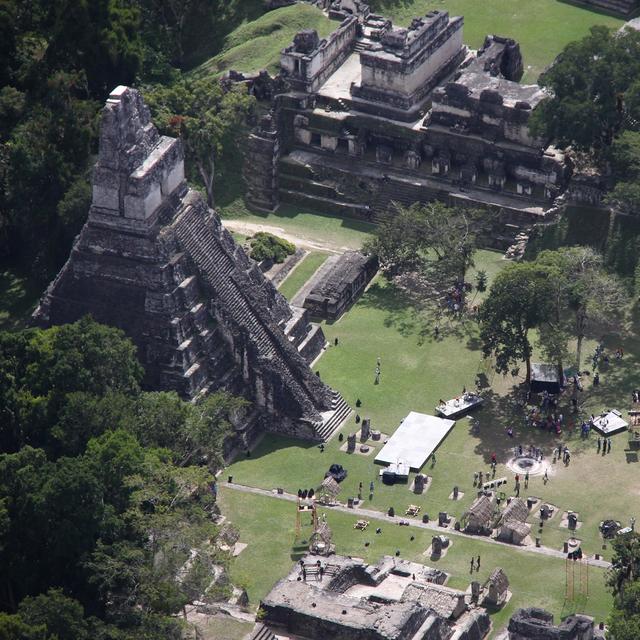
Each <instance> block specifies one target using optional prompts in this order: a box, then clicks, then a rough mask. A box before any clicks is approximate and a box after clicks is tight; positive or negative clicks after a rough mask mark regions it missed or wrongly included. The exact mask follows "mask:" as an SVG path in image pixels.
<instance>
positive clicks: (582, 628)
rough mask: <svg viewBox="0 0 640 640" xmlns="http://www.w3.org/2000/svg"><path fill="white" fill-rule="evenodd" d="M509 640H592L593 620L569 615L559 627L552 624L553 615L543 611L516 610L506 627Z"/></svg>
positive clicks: (532, 609)
mask: <svg viewBox="0 0 640 640" xmlns="http://www.w3.org/2000/svg"><path fill="white" fill-rule="evenodd" d="M508 632H509V635H508V638H509V640H592V639H593V638H594V625H593V619H591V618H589V617H587V616H582V615H570V616H568V617H567V618H565V619H564V620H563V621H562V622H561V623H560V624H559V625H554V624H553V615H552V614H550V613H548V612H547V611H544V610H543V609H536V608H530V609H518V610H517V611H516V612H515V613H514V614H513V616H511V620H509V627H508Z"/></svg>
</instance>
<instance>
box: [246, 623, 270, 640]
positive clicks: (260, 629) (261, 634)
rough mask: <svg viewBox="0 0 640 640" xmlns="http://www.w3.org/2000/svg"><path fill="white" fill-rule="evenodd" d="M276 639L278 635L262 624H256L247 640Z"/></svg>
mask: <svg viewBox="0 0 640 640" xmlns="http://www.w3.org/2000/svg"><path fill="white" fill-rule="evenodd" d="M276 638H277V636H276V634H275V633H273V631H271V629H269V627H267V626H266V625H265V624H262V622H256V626H255V627H254V628H253V631H252V632H251V635H250V636H249V637H248V638H247V640H276Z"/></svg>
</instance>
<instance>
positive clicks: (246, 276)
mask: <svg viewBox="0 0 640 640" xmlns="http://www.w3.org/2000/svg"><path fill="white" fill-rule="evenodd" d="M85 314H91V315H92V316H93V317H94V318H95V319H96V320H97V321H99V322H102V323H105V324H109V325H113V326H116V327H120V328H121V329H123V330H124V332H125V333H126V334H127V335H128V336H129V337H130V338H131V339H132V340H133V342H134V343H135V345H136V347H137V349H138V356H139V358H140V361H141V362H142V364H143V365H144V368H145V378H144V384H145V386H146V387H147V388H150V389H156V390H175V391H177V392H178V393H179V394H180V395H182V396H183V397H186V398H196V397H198V396H199V395H201V394H205V393H207V392H210V391H214V390H216V389H227V390H229V391H231V392H233V393H236V394H239V395H244V396H245V397H247V398H248V399H250V400H251V401H252V407H251V409H250V410H249V415H246V416H244V417H243V418H242V420H238V422H239V423H240V422H242V426H237V427H236V428H237V437H236V439H235V440H236V441H235V443H233V442H231V443H230V444H229V446H232V445H233V444H243V445H246V444H248V443H249V442H250V441H251V440H252V437H253V435H254V431H256V430H257V429H260V428H266V429H273V430H277V431H280V432H284V433H289V434H292V435H296V436H299V437H304V438H308V439H315V440H322V439H325V438H326V437H328V436H329V435H330V434H331V433H332V431H333V430H334V429H335V428H336V427H337V426H338V425H339V424H340V423H341V422H342V421H343V419H344V418H345V417H346V414H348V412H349V407H348V406H347V405H346V403H345V402H344V401H343V400H342V398H341V397H340V396H339V395H338V394H337V393H335V392H334V391H332V390H331V389H330V388H329V387H327V386H326V385H325V384H323V383H322V382H321V381H320V380H319V378H318V377H317V376H315V375H313V373H312V372H311V370H310V368H309V365H308V363H309V362H311V361H312V360H313V359H314V358H315V357H316V355H318V353H319V352H320V351H321V349H322V348H323V346H324V344H325V338H324V335H323V333H322V330H321V329H320V328H319V327H318V326H312V325H310V324H309V322H308V319H307V312H306V311H305V310H304V309H301V308H291V307H290V306H289V305H288V303H287V302H286V300H285V299H284V298H283V297H282V296H281V295H280V294H279V293H278V292H277V291H276V289H275V288H274V287H273V285H272V284H271V283H270V282H269V281H268V280H267V279H266V278H265V277H264V276H263V275H262V273H261V272H260V270H259V268H258V267H257V265H256V264H255V263H254V262H253V261H251V260H250V259H249V258H248V257H247V256H246V255H245V253H244V252H243V251H242V249H241V248H240V247H239V246H238V245H237V244H236V243H235V242H234V240H233V238H232V237H231V235H230V234H229V233H228V232H227V231H226V230H225V229H224V228H223V227H222V225H221V222H220V219H219V217H218V216H217V214H216V213H215V212H214V211H212V210H210V209H209V208H208V207H207V205H206V203H205V202H204V200H203V199H202V197H201V196H200V195H199V194H198V193H196V192H195V191H193V190H192V189H190V188H189V187H188V186H187V183H186V181H185V178H184V157H183V150H182V146H181V143H180V141H179V140H176V139H173V138H168V137H165V136H160V135H159V134H158V131H157V130H156V128H155V127H154V125H153V124H152V123H151V120H150V114H149V110H148V109H147V107H146V106H145V104H144V102H143V100H142V97H141V96H140V94H139V93H138V92H137V91H136V90H134V89H130V88H127V87H122V86H121V87H118V88H116V89H115V90H114V91H113V92H112V93H111V95H110V96H109V99H108V100H107V103H106V106H105V108H104V110H103V113H102V125H101V133H100V151H99V157H98V161H97V164H96V166H95V170H94V175H93V202H92V205H91V209H90V211H89V217H88V221H87V223H86V224H85V226H84V227H83V229H82V231H81V233H80V235H79V236H78V238H77V239H76V241H75V243H74V246H73V249H72V251H71V255H70V256H69V259H68V261H67V263H66V264H65V265H64V267H63V268H62V270H61V271H60V273H59V274H58V275H57V277H56V278H55V280H54V281H53V282H52V283H51V284H50V285H49V287H48V289H47V290H46V292H45V294H44V296H43V298H42V300H41V302H40V305H39V307H38V309H37V310H36V312H35V314H34V322H36V323H37V324H39V325H42V326H49V325H54V324H63V323H67V322H73V321H75V320H77V319H78V318H80V317H81V316H83V315H85Z"/></svg>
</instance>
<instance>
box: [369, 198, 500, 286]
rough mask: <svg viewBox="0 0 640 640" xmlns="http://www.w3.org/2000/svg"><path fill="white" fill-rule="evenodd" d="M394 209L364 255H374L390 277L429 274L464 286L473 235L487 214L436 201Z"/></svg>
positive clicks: (473, 248)
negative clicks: (407, 273) (406, 274)
mask: <svg viewBox="0 0 640 640" xmlns="http://www.w3.org/2000/svg"><path fill="white" fill-rule="evenodd" d="M396 209H397V211H396V212H395V213H394V215H392V216H390V217H389V218H387V219H386V220H385V221H384V222H383V223H382V224H381V225H380V226H379V227H378V230H377V231H376V234H375V236H374V238H373V239H372V240H370V241H368V242H366V243H365V246H364V249H365V251H367V252H369V253H372V254H374V255H376V256H377V257H378V260H379V261H380V265H381V267H382V269H383V270H384V271H386V272H387V273H389V274H391V275H396V274H399V273H406V272H411V271H416V270H420V271H431V272H432V273H433V272H435V274H437V277H438V278H439V279H442V280H457V281H460V282H464V278H465V276H466V273H467V271H468V269H469V268H470V267H471V266H473V254H474V251H475V235H476V233H477V232H478V230H479V227H480V226H481V221H482V220H483V218H484V219H485V220H486V219H488V218H489V214H487V215H485V216H482V215H479V212H477V211H475V210H470V209H464V208H461V207H460V208H459V207H448V206H447V205H445V204H443V203H442V202H438V201H436V202H431V203H429V204H420V203H417V202H416V203H415V204H413V205H411V206H409V207H403V206H400V205H396Z"/></svg>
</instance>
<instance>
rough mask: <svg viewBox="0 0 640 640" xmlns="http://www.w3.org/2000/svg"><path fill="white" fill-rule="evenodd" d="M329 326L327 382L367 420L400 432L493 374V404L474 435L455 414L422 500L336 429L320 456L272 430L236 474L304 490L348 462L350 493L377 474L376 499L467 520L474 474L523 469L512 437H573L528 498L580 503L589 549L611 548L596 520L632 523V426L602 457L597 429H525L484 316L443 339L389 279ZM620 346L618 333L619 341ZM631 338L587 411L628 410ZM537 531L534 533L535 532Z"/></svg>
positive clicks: (589, 398) (633, 369)
mask: <svg viewBox="0 0 640 640" xmlns="http://www.w3.org/2000/svg"><path fill="white" fill-rule="evenodd" d="M496 255H497V254H494V253H491V252H479V256H478V265H480V266H483V267H491V266H493V267H494V269H495V268H496V267H497V265H496ZM487 270H488V271H489V269H487ZM494 272H495V271H494ZM323 328H324V331H325V334H326V336H327V339H328V341H329V344H330V345H331V346H330V347H329V349H328V350H327V351H326V353H325V355H324V356H323V357H322V359H321V360H320V361H319V363H318V364H317V365H316V368H317V369H318V370H319V371H320V375H321V377H322V379H323V380H325V381H326V382H327V383H329V384H330V385H331V386H333V387H334V388H336V389H338V390H339V391H340V392H341V393H342V395H343V396H344V397H345V399H346V400H347V401H348V402H349V403H350V404H351V406H352V407H355V406H356V400H358V399H360V401H361V403H362V406H361V407H360V408H359V409H357V411H358V412H359V414H360V415H361V416H362V417H368V418H371V420H372V427H373V428H375V429H379V430H381V431H382V432H383V433H386V434H391V433H393V431H394V430H395V429H396V428H397V426H398V425H399V423H400V420H401V419H402V418H403V417H404V416H405V415H406V414H407V413H408V412H409V411H412V410H414V411H420V412H424V413H433V408H434V407H435V405H436V404H437V402H438V399H439V398H450V397H452V396H453V395H455V394H458V393H460V392H461V391H462V387H463V386H466V387H467V388H471V387H472V386H473V384H474V380H475V378H476V375H478V374H485V375H486V381H487V382H490V383H492V388H491V389H487V390H485V397H486V398H487V402H486V406H485V407H484V408H483V409H482V410H481V411H479V412H476V414H475V416H476V417H477V418H478V419H479V421H480V425H481V426H480V430H479V433H477V434H474V433H472V431H471V428H470V423H469V422H468V420H466V419H461V420H459V421H458V422H457V424H456V426H455V428H454V429H453V430H452V432H451V433H450V434H449V436H448V438H447V439H446V440H445V441H444V442H443V444H442V445H441V446H440V448H439V450H438V453H437V462H436V465H435V467H434V468H432V467H431V464H430V463H428V464H427V466H426V469H425V472H427V473H429V474H430V475H432V476H433V483H432V485H431V487H430V489H429V490H428V491H427V492H426V493H425V494H424V495H422V496H415V497H414V495H413V494H411V493H410V492H409V490H408V488H407V487H406V486H403V485H396V486H393V487H388V486H385V485H382V484H381V483H379V482H378V481H377V472H378V467H377V466H376V465H374V463H373V457H374V456H375V453H373V454H371V455H369V456H363V455H356V454H353V455H350V454H347V453H346V452H343V451H340V450H339V447H340V445H341V443H340V442H339V439H338V437H335V438H333V439H332V440H331V442H330V443H328V445H327V447H326V449H325V452H324V453H320V451H319V449H318V448H317V447H314V446H310V445H308V444H305V443H301V442H299V441H297V440H291V439H286V438H279V437H276V436H268V437H266V438H265V439H264V440H263V441H262V443H261V444H260V445H259V446H258V447H257V449H256V450H255V451H254V452H252V457H251V459H242V460H239V461H237V462H235V463H234V464H232V465H231V466H230V468H229V473H231V474H232V475H233V476H234V479H235V481H237V482H239V483H241V484H247V485H252V486H258V487H262V488H265V489H272V488H275V487H278V486H282V487H284V488H285V489H286V490H287V491H290V492H295V491H296V490H297V489H298V488H299V487H301V486H317V485H318V484H319V483H320V481H321V480H322V477H323V474H324V472H325V471H326V469H327V468H328V467H329V465H330V464H331V463H333V462H338V463H340V464H342V465H343V466H344V467H345V468H346V469H347V470H348V471H349V476H348V478H347V480H346V481H345V482H344V483H343V495H342V498H343V499H346V497H348V496H355V495H356V494H357V491H358V489H357V488H358V484H359V483H360V482H363V483H364V486H365V487H367V486H368V484H369V482H370V481H371V480H374V481H375V482H376V490H375V492H374V496H373V498H372V500H371V501H370V503H369V504H370V506H371V507H373V508H376V509H379V510H382V511H386V510H387V509H388V508H389V507H390V506H393V507H394V508H395V509H396V510H404V509H405V508H406V505H407V504H408V503H410V502H413V503H415V504H419V505H421V506H422V507H423V509H424V510H425V511H426V512H427V513H430V514H433V515H435V514H436V513H437V512H438V511H441V510H446V511H449V512H451V513H452V514H453V515H455V516H457V517H459V516H461V515H462V513H463V512H464V510H465V509H466V508H467V507H468V505H469V504H470V502H471V501H472V499H473V497H474V488H473V486H472V483H473V474H474V472H475V471H479V470H483V471H485V472H486V471H487V470H488V466H489V462H490V459H491V454H492V453H493V452H496V454H497V456H498V460H499V462H500V463H501V464H500V465H499V466H498V470H497V475H498V477H501V476H507V477H508V478H510V479H512V478H513V475H514V474H513V473H511V472H509V471H507V469H506V467H504V466H503V463H505V462H506V461H507V460H508V459H509V457H511V455H512V447H513V446H514V444H518V443H521V444H523V446H525V447H526V446H528V445H529V444H531V445H535V446H540V447H542V448H543V449H544V450H545V452H546V453H547V455H548V456H549V457H551V449H552V447H555V446H557V445H558V444H559V443H560V442H564V443H567V444H568V446H569V448H570V449H571V451H572V454H573V457H572V462H571V465H570V466H569V467H567V468H565V467H564V466H563V465H561V464H555V465H553V473H552V477H551V479H550V481H549V483H548V484H547V485H546V486H545V485H543V483H542V480H541V478H532V479H531V482H530V484H529V488H528V491H525V490H523V492H522V493H521V495H522V496H523V497H524V496H526V495H533V496H538V497H541V498H542V499H544V500H546V501H549V502H551V503H552V504H554V505H556V506H557V507H558V508H559V510H560V511H565V510H573V511H577V512H578V513H579V514H580V516H579V517H580V520H581V521H582V522H583V524H582V526H581V528H580V530H579V532H578V537H580V538H581V539H582V540H583V548H584V549H585V551H586V552H587V553H589V554H593V553H602V554H603V555H604V556H605V557H610V549H602V542H601V540H600V537H599V533H598V524H599V522H600V521H601V520H603V519H605V518H615V519H617V520H620V521H621V522H624V523H626V522H627V521H628V519H629V518H630V517H631V516H632V515H634V514H635V512H636V507H637V504H638V503H637V500H636V499H633V500H630V497H631V496H634V498H635V497H637V496H638V495H640V478H639V477H638V474H637V468H636V467H637V464H636V463H634V462H632V461H628V459H627V456H626V453H625V451H624V449H625V447H626V435H621V436H617V437H616V438H614V441H613V448H612V453H611V454H610V455H607V456H604V457H603V456H598V455H596V451H595V436H592V438H591V439H590V440H586V441H585V440H582V439H581V438H580V437H579V434H578V433H577V432H574V433H573V434H572V435H569V433H568V430H566V429H565V433H563V434H562V435H561V436H560V437H557V436H555V435H553V436H552V435H550V434H548V433H547V432H542V431H540V430H537V429H536V430H528V429H526V428H525V427H524V421H523V414H522V409H521V408H519V407H518V405H517V404H516V402H515V396H514V395H513V394H514V387H513V383H515V382H520V380H512V379H511V378H507V379H504V378H502V376H496V375H494V374H492V372H491V368H490V366H489V363H488V362H486V361H483V359H482V357H481V354H480V352H479V350H478V347H479V345H478V339H477V327H476V325H475V323H473V321H467V323H466V325H463V326H457V325H453V324H447V323H446V321H442V328H441V335H440V337H439V339H438V340H435V339H434V337H433V333H432V332H431V331H430V326H429V325H428V324H427V325H426V326H425V320H424V318H423V316H422V315H421V313H420V312H419V311H418V310H416V309H415V308H414V307H413V306H412V305H411V304H410V302H409V301H408V300H407V298H406V297H405V296H404V295H402V294H401V293H399V292H398V291H397V290H396V289H394V287H392V286H391V285H389V284H387V283H386V282H385V281H384V280H383V279H381V278H379V279H378V280H377V281H375V282H374V284H373V285H372V286H371V287H370V288H369V290H368V291H367V292H366V293H365V294H364V295H363V297H362V298H361V299H360V301H359V302H358V303H357V304H356V306H355V307H354V308H353V309H352V310H351V311H350V312H349V313H347V314H346V315H345V316H343V317H342V318H341V319H340V320H339V321H338V322H337V323H335V324H325V325H324V326H323ZM335 337H338V338H339V344H338V346H333V343H334V338H335ZM618 344H619V343H618V342H616V341H615V340H614V339H612V341H611V342H610V348H612V349H613V348H615V347H617V346H618ZM623 344H624V345H625V347H626V352H627V355H626V356H625V358H624V360H623V361H621V362H615V363H612V364H611V366H610V368H609V370H603V371H602V373H601V378H602V382H603V383H602V384H601V386H600V387H598V388H593V387H587V389H586V390H585V391H584V392H583V394H582V396H581V402H582V403H583V407H582V411H583V414H586V415H588V414H590V413H591V412H592V411H593V412H596V411H598V412H599V411H600V410H602V409H603V408H606V407H614V406H616V407H618V408H619V409H621V410H623V411H626V409H627V408H630V407H629V405H630V402H629V400H630V395H631V390H632V389H633V388H634V387H637V386H640V374H639V373H638V371H640V369H638V366H637V365H638V359H637V356H636V355H635V354H639V353H640V344H638V341H637V340H636V339H628V340H626V341H625V342H624V343H623ZM587 349H590V347H587ZM378 356H379V357H380V358H381V363H382V364H381V369H382V377H381V381H380V384H379V385H375V384H374V369H375V366H376V358H377V357H378ZM561 408H562V411H563V412H564V413H565V415H567V416H569V407H568V406H566V405H565V404H563V405H562V407H561ZM569 419H571V420H572V419H573V418H569ZM508 425H513V426H514V427H515V429H516V436H515V438H514V439H513V440H512V439H510V438H508V437H507V436H506V434H505V429H506V427H507V426H508ZM357 429H358V427H357V425H356V424H355V422H354V420H353V419H352V420H351V421H350V422H349V423H347V424H346V425H344V426H343V428H342V433H343V435H345V436H346V434H348V433H349V432H352V431H356V430H357ZM376 446H381V445H376ZM454 485H458V486H459V487H460V489H461V490H462V491H464V493H465V495H464V497H463V499H462V500H460V501H458V502H452V501H450V500H449V498H448V496H449V494H450V493H451V491H452V488H453V486H454ZM510 490H512V487H510ZM367 502H369V501H368V500H367ZM533 521H534V519H532V522H533ZM532 533H533V534H534V535H536V529H534V530H533V532H532ZM568 537H569V536H568V532H567V530H566V529H564V528H561V527H560V518H559V517H556V518H554V519H553V520H552V521H551V522H550V523H548V524H547V525H546V526H545V528H544V531H543V533H542V534H541V538H542V542H543V544H544V545H547V546H550V547H553V548H556V549H560V548H562V543H563V542H564V540H566V539H567V538H568Z"/></svg>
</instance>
